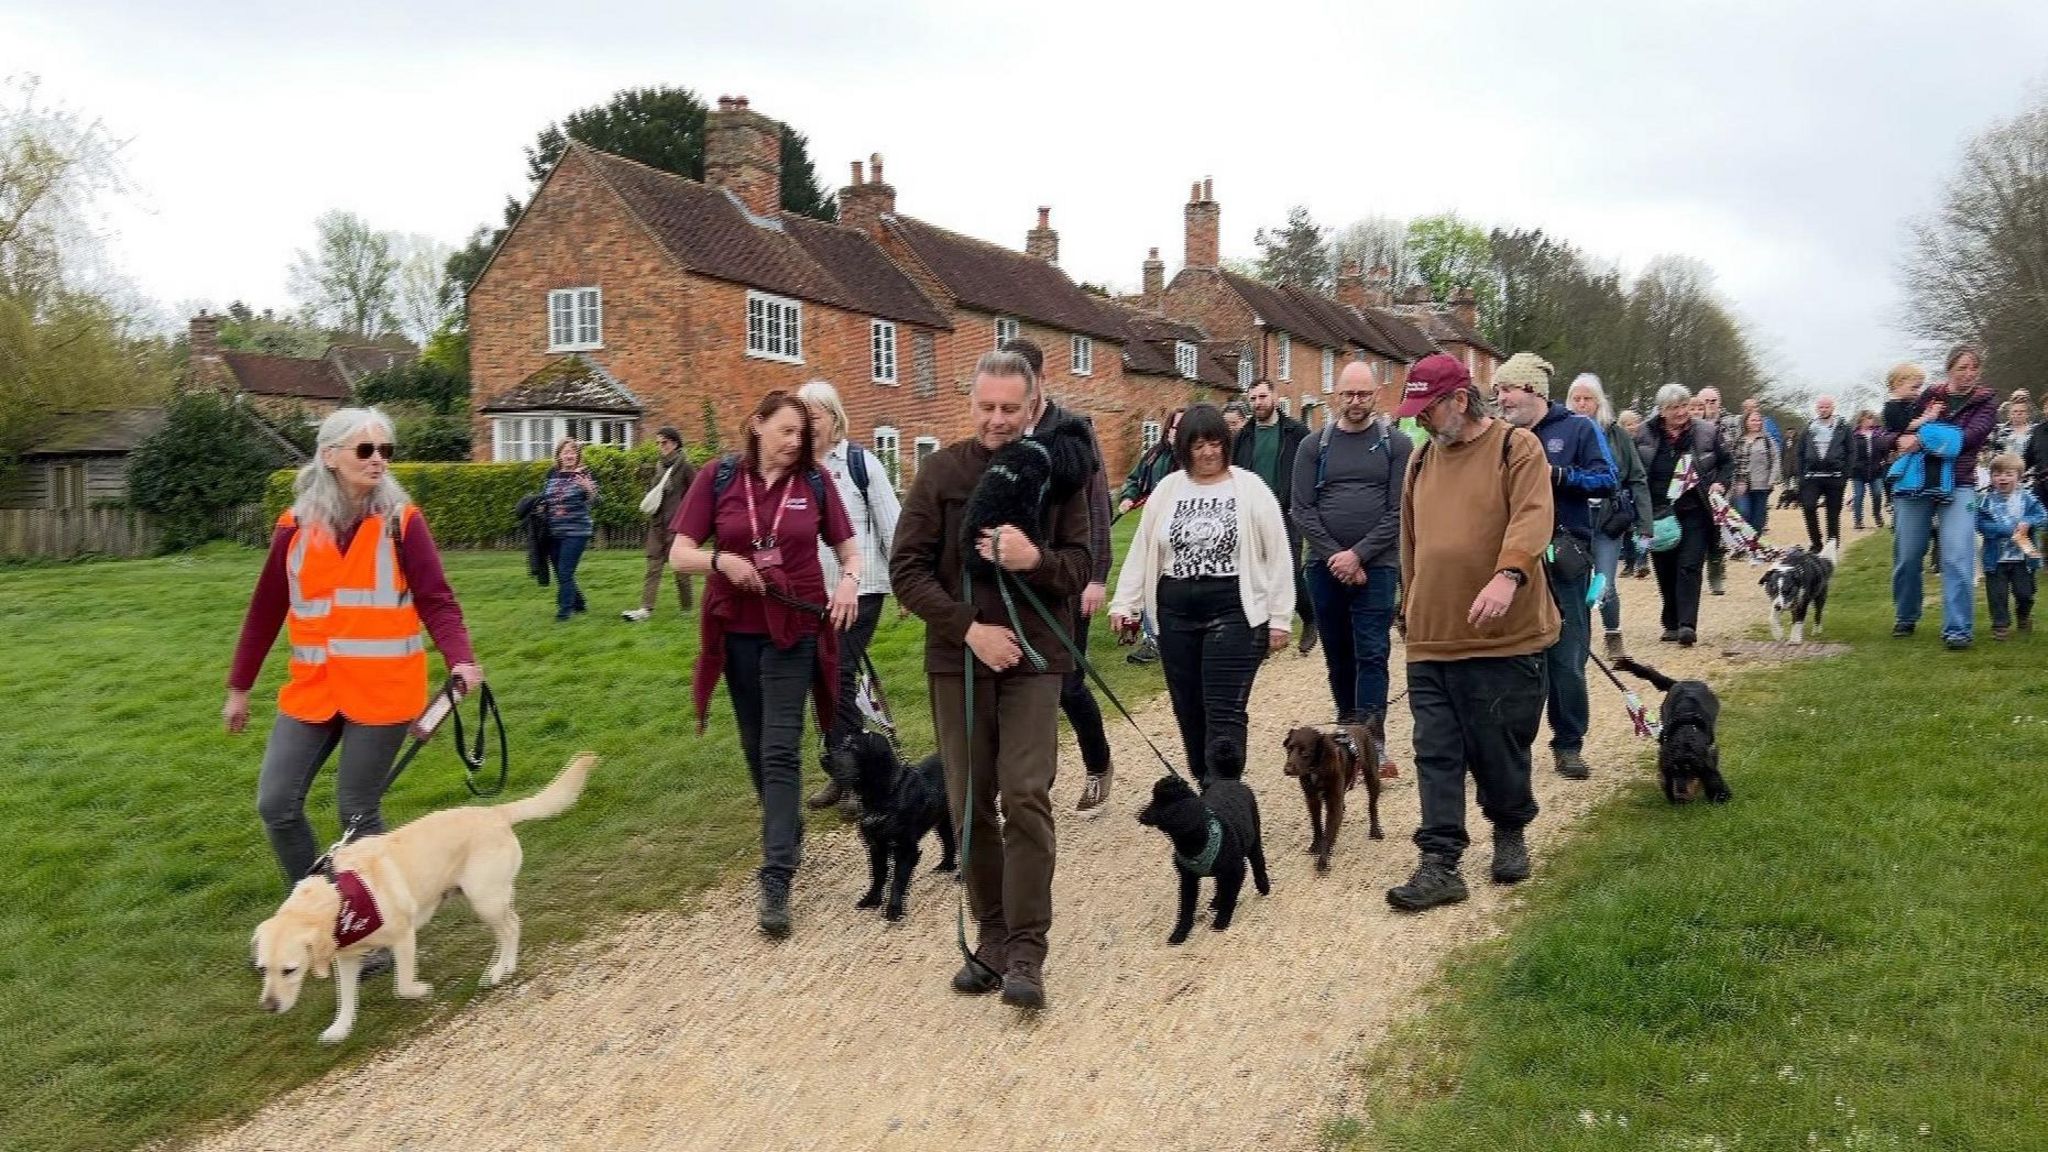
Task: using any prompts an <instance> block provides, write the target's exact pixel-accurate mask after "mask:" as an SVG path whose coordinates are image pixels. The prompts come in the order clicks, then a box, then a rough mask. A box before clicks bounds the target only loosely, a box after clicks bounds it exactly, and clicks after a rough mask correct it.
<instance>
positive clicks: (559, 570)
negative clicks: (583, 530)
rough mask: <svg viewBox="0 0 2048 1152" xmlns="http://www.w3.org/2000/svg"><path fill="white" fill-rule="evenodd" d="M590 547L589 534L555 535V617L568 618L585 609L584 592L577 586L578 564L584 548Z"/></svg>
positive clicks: (581, 558)
mask: <svg viewBox="0 0 2048 1152" xmlns="http://www.w3.org/2000/svg"><path fill="white" fill-rule="evenodd" d="M588 547H590V537H588V536H557V537H555V619H557V620H567V619H568V618H569V615H570V613H572V612H581V611H582V610H583V593H582V591H581V590H579V589H578V588H577V587H576V566H577V565H578V564H581V563H582V562H583V550H584V549H585V548H588Z"/></svg>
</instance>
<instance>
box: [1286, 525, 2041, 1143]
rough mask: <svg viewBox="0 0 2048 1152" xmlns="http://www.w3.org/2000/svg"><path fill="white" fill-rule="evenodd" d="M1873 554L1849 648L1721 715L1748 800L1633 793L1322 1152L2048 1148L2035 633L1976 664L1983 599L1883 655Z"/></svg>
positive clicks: (1385, 1054)
mask: <svg viewBox="0 0 2048 1152" xmlns="http://www.w3.org/2000/svg"><path fill="white" fill-rule="evenodd" d="M1887 540H1888V538H1886V537H1880V538H1878V539H1875V540H1871V541H1868V542H1866V543H1865V544H1863V545H1861V546H1860V547H1859V548H1858V549H1857V550H1856V551H1855V553H1854V554H1853V555H1852V557H1851V561H1850V563H1849V564H1848V566H1847V568H1846V569H1845V571H1844V572H1843V573H1842V574H1841V575H1840V576H1839V578H1838V579H1837V580H1836V581H1835V584H1834V594H1833V596H1832V598H1831V599H1830V602H1829V607H1830V610H1829V615H1828V630H1827V638H1828V639H1829V640H1835V641H1846V642H1848V643H1849V644H1851V645H1853V646H1854V648H1853V650H1852V651H1851V652H1849V653H1848V654H1847V655H1844V656H1840V657H1837V658H1834V659H1830V660H1826V661H1822V662H1817V663H1802V664H1793V665H1787V666H1783V667H1779V668H1775V669H1771V670H1768V671H1762V672H1757V673H1751V674H1747V675H1745V677H1744V678H1743V680H1742V681H1741V683H1740V685H1739V686H1737V687H1736V688H1734V689H1733V690H1732V691H1730V692H1729V693H1727V694H1726V695H1725V696H1724V701H1725V703H1726V705H1727V707H1726V710H1725V711H1724V712H1723V713H1722V717H1721V729H1720V740H1721V749H1722V763H1723V766H1724V769H1725V770H1726V772H1727V775H1728V779H1729V783H1730V785H1731V786H1732V787H1733V788H1734V790H1735V795H1736V799H1735V802H1734V803H1733V804H1731V805H1729V806H1727V807H1708V806H1691V807H1686V808H1678V809H1673V808H1671V807H1669V806H1668V805H1666V803H1665V802H1664V800H1663V799H1662V798H1661V796H1659V795H1658V794H1657V792H1656V790H1655V788H1654V785H1653V780H1654V777H1653V776H1652V775H1651V774H1650V773H1648V772H1645V774H1644V778H1643V781H1642V782H1641V783H1640V784H1637V785H1633V786H1632V787H1631V788H1630V790H1629V791H1628V792H1627V793H1626V794H1625V795H1624V796H1623V797H1621V798H1620V799H1619V800H1618V801H1616V802H1614V803H1611V804H1609V805H1608V806H1606V807H1605V808H1604V809H1602V810H1601V811H1600V812H1599V813H1597V814H1596V815H1595V816H1594V817H1593V818H1592V820H1591V825H1590V828H1589V830H1588V831H1587V833H1586V834H1585V835H1584V836H1582V837H1581V838H1580V839H1578V840H1577V841H1575V842H1574V843H1573V844H1572V845H1570V846H1569V847H1568V848H1566V849H1565V850H1564V851H1563V852H1562V853H1561V854H1560V856H1559V857H1557V858H1555V859H1554V861H1553V863H1551V864H1550V865H1549V867H1548V868H1547V869H1546V870H1547V872H1548V875H1547V876H1546V877H1545V878H1544V879H1545V882H1544V883H1543V884H1542V885H1540V886H1538V887H1537V888H1535V889H1534V890H1532V892H1531V899H1530V907H1529V909H1528V910H1527V912H1526V913H1524V914H1522V915H1520V916H1519V917H1518V919H1517V920H1516V923H1515V925H1514V927H1513V930H1512V932H1511V934H1510V935H1508V936H1507V937H1506V938H1504V939H1502V940H1499V941H1496V942H1494V943H1491V944H1489V945H1486V946H1483V947H1480V948H1476V949H1473V950H1471V951H1470V952H1468V953H1466V954H1463V955H1461V956H1459V957H1458V958H1456V960H1455V961H1454V963H1453V964H1452V965H1451V967H1450V970H1449V972H1448V973H1447V975H1446V976H1445V977H1444V978H1443V980H1442V981H1441V986H1440V987H1439V989H1438V990H1437V991H1438V996H1439V1000H1438V1002H1437V1003H1436V1005H1435V1006H1434V1007H1433V1008H1432V1009H1431V1010H1430V1011H1428V1012H1426V1013H1425V1014H1423V1015H1422V1016H1421V1017H1420V1018H1419V1019H1417V1020H1415V1021H1413V1022H1411V1023H1409V1024H1407V1025H1405V1026H1403V1027H1401V1028H1400V1029H1398V1030H1397V1032H1396V1034H1395V1035H1394V1037H1393V1038H1392V1039H1391V1040H1390V1041H1388V1042H1387V1043H1386V1044H1385V1045H1384V1046H1383V1047H1382V1048H1381V1049H1379V1050H1378V1051H1377V1052H1375V1053H1374V1054H1372V1055H1371V1056H1370V1057H1369V1059H1368V1060H1367V1062H1366V1064H1365V1066H1364V1067H1363V1068H1361V1069H1360V1070H1359V1072H1358V1074H1359V1075H1361V1076H1362V1077H1364V1078H1365V1084H1364V1085H1363V1088H1364V1092H1365V1094H1366V1097H1367V1099H1368V1100H1369V1101H1371V1102H1372V1103H1371V1104H1370V1106H1369V1109H1370V1110H1369V1113H1368V1114H1367V1115H1366V1116H1362V1117H1340V1118H1336V1119H1333V1120H1331V1121H1330V1122H1329V1123H1328V1124H1326V1126H1325V1129H1324V1135H1325V1142H1326V1143H1327V1144H1329V1145H1332V1146H1339V1147H1342V1146H1354V1147H1358V1148H1380V1149H1415V1150H1421V1149H1429V1150H1431V1152H1453V1150H1458V1149H1471V1150H1474V1152H1482V1150H1483V1152H1495V1150H1499V1149H1520V1148H1540V1149H1634V1148H1651V1149H1680V1148H1685V1149H1694V1148H1697V1149H1790V1148H1802V1149H1805V1148H1815V1149H1892V1148H1905V1149H1910V1148H1945V1149H1946V1148H1953V1149H2040V1148H2048V1107H2044V1104H2043V1101H2044V1100H2048V1062H2044V1060H2043V1059H2042V1053H2043V1052H2044V1051H2048V914H2044V912H2043V903H2044V894H2048V773H2044V771H2043V766H2042V761H2043V757H2042V753H2043V749H2044V748H2048V677H2044V676H2043V671H2044V668H2048V659H2044V658H2048V635H2039V636H2034V637H2026V638H2021V639H2018V640H2015V641H2013V642H2010V643H2005V644H1994V643H1991V642H1990V640H1989V631H1990V630H1989V627H1988V624H1986V623H1985V609H1984V608H1983V607H1982V595H1981V593H1980V595H1979V604H1980V606H1979V609H1978V613H1979V622H1980V628H1979V631H1978V636H1979V642H1978V644H1977V646H1976V648H1975V649H1974V650H1972V651H1969V652H1965V653H1945V652H1943V651H1942V650H1941V649H1940V646H1939V637H1938V636H1936V635H1935V634H1934V633H1935V631H1938V630H1933V629H1929V628H1925V627H1923V628H1922V629H1921V635H1920V636H1919V637H1918V638H1916V639H1913V640H1908V641H1897V640H1893V639H1891V638H1890V637H1889V636H1888V635H1887V633H1888V631H1889V629H1890V626H1891V622H1892V613H1891V605H1890V593H1889V583H1888V580H1889V572H1888V562H1889V554H1888V543H1887ZM1934 611H1935V613H1936V615H1937V616H1938V614H1939V609H1938V608H1936V609H1935V610H1934ZM1598 690H1599V689H1597V688H1596V691H1598Z"/></svg>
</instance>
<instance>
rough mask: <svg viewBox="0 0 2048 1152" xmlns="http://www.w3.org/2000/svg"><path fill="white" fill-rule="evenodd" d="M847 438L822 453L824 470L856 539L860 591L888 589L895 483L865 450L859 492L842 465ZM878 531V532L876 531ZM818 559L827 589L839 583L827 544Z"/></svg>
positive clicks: (898, 510) (897, 508)
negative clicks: (864, 480)
mask: <svg viewBox="0 0 2048 1152" xmlns="http://www.w3.org/2000/svg"><path fill="white" fill-rule="evenodd" d="M849 443H850V442H849V441H846V440H841V441H840V442H839V443H837V444H834V445H833V446H832V450H831V451H830V452H827V453H826V454H825V463H824V469H825V474H826V475H828V476H830V477H832V483H833V484H834V485H835V486H837V487H838V489H839V502H840V503H841V504H844V505H845V506H846V519H847V521H848V522H849V523H851V524H852V525H853V534H854V537H855V538H856V539H858V540H859V541H860V593H861V595H863V596H867V595H871V594H875V593H880V594H883V595H886V594H888V592H889V546H890V545H891V544H893V543H895V540H896V518H897V517H898V516H899V515H901V514H902V512H903V504H902V501H901V500H899V499H898V498H897V496H896V486H895V485H894V484H892V483H890V480H889V469H888V467H887V466H886V465H884V464H883V463H882V459H881V457H879V456H876V455H875V454H874V453H872V452H869V453H867V468H868V490H867V494H866V495H865V496H863V495H862V494H861V490H860V486H859V485H857V484H855V483H854V482H853V476H852V474H851V473H849V472H848V471H847V468H846V453H847V448H848V445H849ZM878 533H879V535H878ZM820 547H821V551H820V552H819V555H818V559H819V561H820V562H821V563H822V564H823V565H824V567H825V588H826V589H827V591H828V592H829V591H830V590H831V589H832V588H833V587H835V586H836V585H837V584H838V583H839V557H838V556H836V555H834V554H833V552H832V550H831V549H830V548H823V547H822V545H821V546H820Z"/></svg>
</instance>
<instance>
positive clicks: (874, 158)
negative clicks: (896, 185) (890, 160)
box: [868, 152, 882, 184]
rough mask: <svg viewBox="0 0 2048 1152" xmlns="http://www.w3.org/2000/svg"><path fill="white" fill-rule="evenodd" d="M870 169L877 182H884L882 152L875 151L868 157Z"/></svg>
mask: <svg viewBox="0 0 2048 1152" xmlns="http://www.w3.org/2000/svg"><path fill="white" fill-rule="evenodd" d="M868 171H869V173H871V174H872V175H873V176H874V178H875V179H874V182H875V183H877V184H880V183H882V154H881V153H880V152H876V153H873V154H872V155H870V156H869V157H868Z"/></svg>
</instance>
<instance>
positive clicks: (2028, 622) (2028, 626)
mask: <svg viewBox="0 0 2048 1152" xmlns="http://www.w3.org/2000/svg"><path fill="white" fill-rule="evenodd" d="M2033 630H2034V621H2033V620H2032V618H2030V617H2026V616H2022V617H2020V631H2022V632H2032V631H2033Z"/></svg>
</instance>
